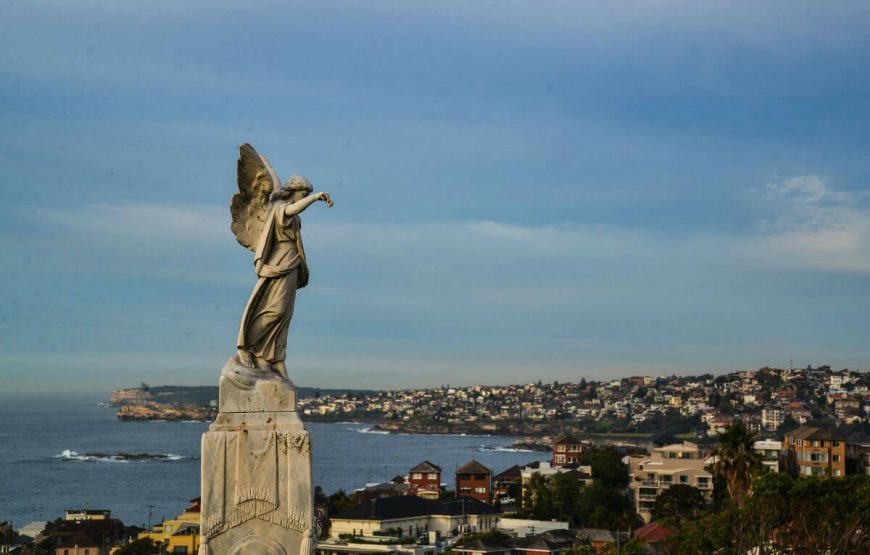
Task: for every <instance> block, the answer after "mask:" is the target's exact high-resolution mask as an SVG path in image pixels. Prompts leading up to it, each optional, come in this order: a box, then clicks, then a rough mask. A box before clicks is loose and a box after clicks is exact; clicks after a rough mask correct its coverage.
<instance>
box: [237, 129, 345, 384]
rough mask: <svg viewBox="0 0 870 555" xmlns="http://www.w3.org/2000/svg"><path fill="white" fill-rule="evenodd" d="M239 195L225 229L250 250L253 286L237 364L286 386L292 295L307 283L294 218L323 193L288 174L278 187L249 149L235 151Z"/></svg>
mask: <svg viewBox="0 0 870 555" xmlns="http://www.w3.org/2000/svg"><path fill="white" fill-rule="evenodd" d="M237 174H238V182H239V192H238V193H236V194H234V195H233V198H232V201H231V202H230V213H231V214H232V216H233V223H232V225H231V226H230V228H231V229H232V230H233V233H234V234H235V236H236V240H237V241H238V242H239V243H241V244H242V246H244V247H246V248H248V249H250V250H252V251H254V268H255V270H256V272H257V276H258V279H257V284H256V285H254V291H253V292H252V293H251V297H250V298H249V299H248V304H247V306H245V312H244V314H243V315H242V322H241V325H240V326H239V338H238V340H237V342H236V347H237V349H238V351H237V354H238V359H239V363H241V364H242V365H243V366H246V367H248V368H259V369H262V370H264V371H267V372H268V371H274V372H275V373H277V374H278V375H279V376H281V377H282V378H284V379H285V380H287V381H289V377H288V376H287V366H286V364H285V363H284V358H285V357H286V355H287V333H288V330H289V327H290V319H291V318H292V317H293V304H294V302H295V300H296V290H297V289H301V288H303V287H305V286H306V285H307V284H308V265H307V264H306V262H305V249H303V248H302V232H301V228H302V221H301V219H300V218H299V214H301V213H302V211H304V210H305V209H306V208H308V207H309V206H311V205H312V204H314V203H315V202H317V201H318V200H322V201H324V202H325V203H326V205H327V206H329V207H332V198H330V196H329V194H327V193H314V194H311V192H312V191H313V187H312V186H311V183H309V182H308V180H307V179H305V178H304V177H302V176H301V175H294V176H293V177H291V178H290V179H289V180H288V181H287V183H286V184H284V185H283V186H281V182H280V181H279V180H278V175H277V174H276V173H275V170H274V169H273V168H272V166H271V164H269V161H268V160H266V158H265V157H264V156H261V155H259V154H257V151H256V150H254V147H252V146H251V145H249V144H247V143H246V144H243V145H242V146H241V147H240V148H239V163H238V169H237Z"/></svg>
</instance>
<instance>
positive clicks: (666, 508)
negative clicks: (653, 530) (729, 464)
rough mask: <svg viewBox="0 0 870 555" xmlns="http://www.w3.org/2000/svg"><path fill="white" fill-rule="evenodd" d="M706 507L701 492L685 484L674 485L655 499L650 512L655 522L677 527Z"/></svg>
mask: <svg viewBox="0 0 870 555" xmlns="http://www.w3.org/2000/svg"><path fill="white" fill-rule="evenodd" d="M706 506H707V502H706V501H705V500H704V496H703V495H702V494H701V490H699V489H698V488H694V487H692V486H689V485H686V484H675V485H673V486H671V487H669V488H668V489H666V490H665V491H663V492H661V493H660V494H659V495H658V497H656V503H655V506H654V507H653V510H652V518H653V520H655V521H659V522H661V521H666V520H667V521H670V522H667V523H664V525H665V526H667V525H668V524H670V523H671V522H672V523H673V524H674V525H676V526H677V527H679V526H680V525H681V524H682V523H683V522H685V521H687V520H691V519H693V518H695V517H696V516H697V515H698V513H699V512H700V511H701V510H702V509H704V508H705V507H706Z"/></svg>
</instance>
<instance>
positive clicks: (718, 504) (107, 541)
mask: <svg viewBox="0 0 870 555" xmlns="http://www.w3.org/2000/svg"><path fill="white" fill-rule="evenodd" d="M843 389H845V388H843ZM716 435H717V441H718V444H716V445H713V446H711V447H710V448H704V447H701V446H700V445H698V444H697V443H693V442H690V441H686V440H684V439H680V438H677V437H675V436H674V435H672V434H668V433H659V434H657V435H655V436H653V437H652V438H650V439H649V440H648V442H647V444H646V445H645V446H644V447H630V446H622V447H613V446H608V447H600V446H597V445H594V444H592V443H591V442H589V441H585V440H583V439H579V438H577V437H575V436H572V435H563V436H561V437H559V438H558V439H556V440H554V441H553V442H552V443H551V444H550V460H549V461H544V462H542V461H536V462H532V463H529V464H527V465H515V466H512V467H510V468H506V469H490V468H488V467H486V466H485V465H483V464H481V463H480V462H479V461H476V460H470V461H468V462H467V463H466V464H464V465H462V466H460V467H459V468H457V469H456V470H455V471H454V472H453V473H447V472H445V471H444V470H443V469H442V467H441V466H440V465H439V464H438V463H437V460H436V458H433V460H423V461H420V462H419V463H418V464H416V465H414V466H412V467H411V468H409V469H408V471H407V474H403V475H397V476H395V477H394V478H392V479H391V480H389V481H387V482H383V483H374V484H360V486H359V487H358V488H357V489H356V490H355V491H353V492H344V491H338V492H334V493H333V494H332V495H329V496H327V495H325V494H324V492H322V491H320V490H319V488H318V490H317V491H316V494H315V503H316V505H315V506H316V509H317V512H318V517H317V518H318V520H319V522H320V525H319V529H320V530H321V532H322V533H321V538H320V542H319V544H318V548H317V549H318V553H320V554H321V555H339V554H341V555H383V554H396V555H430V554H431V555H434V554H436V553H444V552H450V553H456V554H459V555H480V554H486V555H541V554H542V553H544V554H547V555H560V554H563V553H565V552H566V550H568V551H570V552H571V553H577V554H579V555H582V554H585V553H589V554H592V553H653V554H655V553H678V552H681V551H680V550H676V551H675V550H674V549H675V545H680V542H682V541H691V538H690V539H689V540H686V539H685V537H684V536H685V535H686V534H687V532H686V531H687V530H692V526H693V525H694V523H695V522H697V521H698V520H699V519H701V520H703V519H711V518H714V517H715V516H716V514H721V512H722V511H724V510H728V509H727V507H729V505H728V502H729V501H728V500H729V498H730V499H740V498H741V496H744V497H743V500H742V501H741V503H747V501H746V499H750V500H753V499H756V498H758V497H760V496H762V495H763V493H762V492H763V491H764V488H760V490H759V493H758V494H755V495H753V494H751V492H749V491H748V490H744V491H743V492H742V493H741V492H740V491H739V490H738V489H732V487H731V485H732V484H731V480H732V478H733V476H732V475H731V474H729V472H728V471H727V468H728V465H732V466H733V464H734V461H733V460H729V459H731V458H733V457H736V456H737V455H735V454H734V453H733V452H731V451H729V443H731V444H740V443H741V442H742V444H743V445H744V446H748V448H749V451H744V455H743V456H745V457H747V458H746V460H745V461H744V462H745V464H746V465H747V469H752V477H753V479H754V480H756V483H757V484H764V483H765V481H767V482H771V481H775V480H779V482H778V483H779V484H780V486H782V484H787V485H788V487H792V488H799V484H800V483H801V482H805V483H807V484H810V483H812V484H814V487H816V488H825V487H828V488H840V489H842V488H841V486H840V485H839V484H843V485H844V486H843V487H846V488H847V489H848V488H854V487H858V493H857V497H855V500H854V501H855V504H856V506H857V507H858V508H857V509H856V510H859V511H863V510H865V509H867V508H868V507H867V504H868V502H870V500H868V499H867V497H866V495H865V494H864V493H862V492H867V491H870V442H868V443H860V442H851V441H848V440H846V439H845V438H844V437H842V436H840V435H839V434H838V433H837V432H836V431H834V430H833V429H823V428H818V427H812V426H798V427H797V428H794V429H790V430H787V431H786V432H785V434H784V438H783V440H782V441H776V440H769V439H768V440H765V439H758V437H759V436H758V434H757V433H756V432H752V431H750V430H749V429H748V427H747V425H746V424H744V423H743V421H742V420H737V419H735V420H732V421H731V422H729V423H727V424H725V425H724V426H723V427H722V429H721V430H719V432H718V433H717V434H716ZM732 446H733V445H732ZM723 468H724V469H726V470H724V471H723ZM779 476H781V477H782V478H781V479H780V478H777V477H779ZM758 480H760V482H759V481H758ZM782 480H786V482H783V481H782ZM726 484H727V485H726ZM796 484H797V485H796ZM856 485H857V486H856ZM804 489H806V488H804ZM849 491H851V490H849ZM820 495H821V496H820ZM587 498H588V499H587ZM584 500H588V503H587V504H585V505H584ZM807 501H808V500H807V499H805V500H803V504H801V505H800V507H802V509H801V510H805V509H806V507H807V505H806V503H807ZM809 501H812V502H816V503H822V504H824V503H826V502H825V501H824V496H823V495H822V494H820V493H819V492H818V491H813V493H812V497H811V498H809ZM780 502H782V501H781V500H780ZM723 507H726V508H725V509H723ZM200 510H201V509H200V500H199V499H198V498H197V499H193V500H191V501H190V504H189V506H188V507H187V508H186V509H184V511H183V512H181V514H179V515H178V516H177V517H175V518H172V519H168V520H165V521H163V522H161V523H158V524H156V525H154V526H153V527H151V528H150V529H143V528H138V527H135V526H126V525H124V524H123V523H122V522H120V521H119V520H117V519H113V518H111V511H109V510H103V509H99V510H95V509H69V510H67V511H66V512H65V514H64V515H63V517H61V518H59V519H57V520H55V521H52V522H34V523H28V524H26V525H24V526H22V527H20V528H19V529H17V530H14V529H13V528H12V526H11V525H9V524H6V523H4V524H3V525H2V526H0V553H3V554H12V555H30V554H40V555H48V554H52V555H130V554H145V555H148V554H151V553H155V554H156V553H172V554H179V555H184V554H187V555H192V554H194V553H197V552H198V550H199V542H200ZM783 510H788V509H783ZM836 510H839V511H847V510H848V506H846V507H838V508H837V509H836ZM717 511H718V513H717ZM785 525H786V524H782V526H785ZM704 526H707V525H706V524H705V525H704ZM853 532H854V533H855V542H863V543H858V544H856V545H850V546H849V547H850V548H857V547H861V546H863V547H868V546H870V544H868V543H867V542H868V541H870V537H868V533H870V531H868V530H866V529H865V530H860V529H859V530H856V531H853ZM756 541H762V540H756ZM763 541H768V540H763ZM755 546H756V547H757V544H756V545H755ZM773 552H783V551H773ZM845 552H848V553H851V552H861V551H854V550H849V551H845Z"/></svg>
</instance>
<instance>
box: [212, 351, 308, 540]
mask: <svg viewBox="0 0 870 555" xmlns="http://www.w3.org/2000/svg"><path fill="white" fill-rule="evenodd" d="M260 372H261V370H258V369H256V368H254V369H250V368H246V367H245V366H244V365H242V364H241V363H240V362H239V361H238V359H236V357H233V358H232V359H230V361H228V362H227V364H226V366H224V369H223V371H222V372H221V379H220V401H219V402H220V406H219V409H220V413H219V414H218V416H217V418H216V419H215V422H214V423H213V424H212V425H211V426H210V427H209V431H208V432H206V433H205V434H203V438H202V517H201V518H202V520H201V530H200V531H201V534H202V540H203V541H202V543H203V546H204V547H203V548H202V549H201V553H200V555H310V554H311V553H313V550H314V549H315V548H316V533H315V528H314V506H313V505H314V504H313V494H314V492H313V488H312V485H311V484H312V482H311V444H310V438H309V435H308V431H307V430H305V428H304V426H303V424H302V421H301V420H300V419H299V416H298V414H297V413H296V410H295V409H296V391H295V388H294V387H293V385H292V384H291V383H289V382H287V381H285V380H283V379H281V378H280V377H278V376H276V375H275V374H274V373H273V372H263V373H262V374H258V373H260Z"/></svg>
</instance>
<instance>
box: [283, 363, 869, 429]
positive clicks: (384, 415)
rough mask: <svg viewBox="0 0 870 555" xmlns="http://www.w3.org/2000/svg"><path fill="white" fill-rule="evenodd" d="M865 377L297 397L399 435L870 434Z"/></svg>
mask: <svg viewBox="0 0 870 555" xmlns="http://www.w3.org/2000/svg"><path fill="white" fill-rule="evenodd" d="M868 388H870V373H867V372H856V371H850V370H839V371H835V370H832V369H831V368H830V367H828V366H821V367H818V368H812V367H807V368H801V369H793V368H792V369H776V368H761V369H759V370H746V371H740V372H733V373H730V374H725V375H720V376H713V375H710V374H705V375H701V376H659V377H653V376H633V377H628V378H622V379H614V380H610V381H587V380H581V381H580V382H578V383H559V382H553V383H541V382H538V383H530V384H524V385H506V386H484V385H480V386H473V387H450V386H443V387H439V388H434V389H413V390H393V391H379V392H373V393H369V394H355V393H352V392H349V393H345V394H342V395H340V396H331V395H321V396H317V395H315V396H312V397H308V398H305V399H301V400H300V401H299V407H300V409H299V410H300V411H302V412H303V413H304V415H305V418H307V419H309V420H317V419H327V420H329V419H332V420H351V419H357V420H364V421H371V422H378V423H379V427H380V428H381V429H384V430H389V431H402V432H415V433H427V432H437V433H444V432H463V433H472V432H477V433H485V434H507V435H529V436H534V435H541V434H544V435H551V436H553V437H555V435H558V434H560V433H565V432H588V433H655V432H658V431H660V430H665V429H666V430H669V431H671V432H673V433H692V434H695V435H698V436H713V435H715V432H716V431H718V430H721V429H722V428H723V426H725V425H726V424H728V423H729V422H731V421H732V420H733V419H735V418H737V419H739V420H742V421H743V422H744V423H745V424H746V426H747V427H748V428H749V429H750V430H752V431H758V432H761V433H762V434H764V435H771V436H772V435H774V434H776V433H779V435H780V436H781V434H782V432H783V431H784V430H785V429H787V428H794V427H796V426H798V425H802V424H809V423H818V424H821V425H824V426H828V427H831V426H833V427H847V426H850V425H853V428H854V430H853V431H852V433H853V434H854V433H857V434H858V435H861V434H864V435H866V436H867V437H868V438H870V426H867V425H868V423H870V392H868V391H870V390H868Z"/></svg>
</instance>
